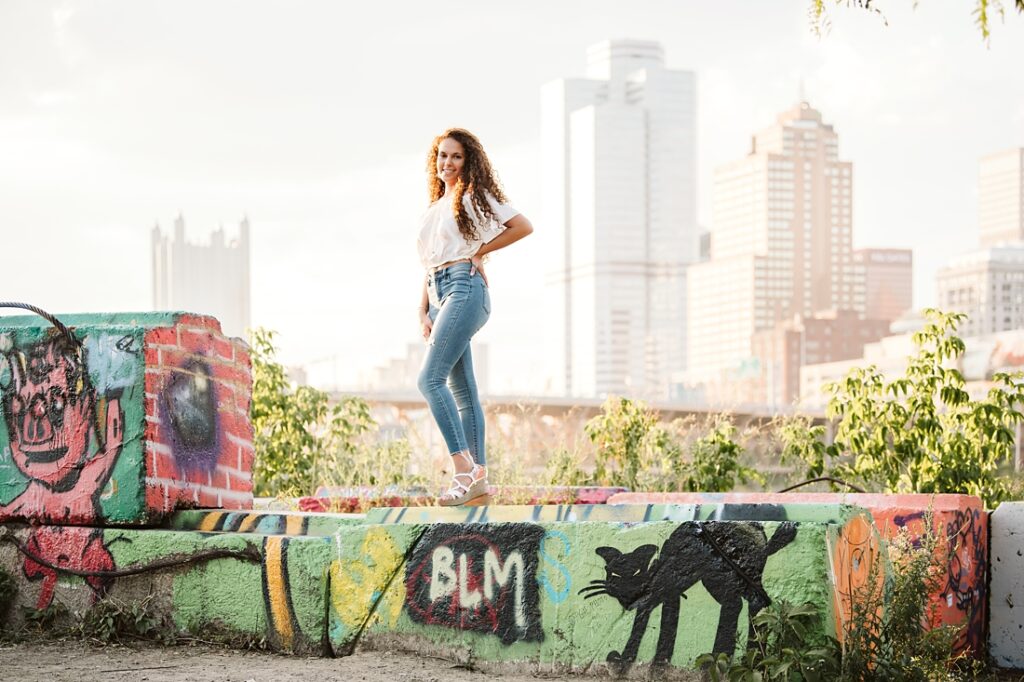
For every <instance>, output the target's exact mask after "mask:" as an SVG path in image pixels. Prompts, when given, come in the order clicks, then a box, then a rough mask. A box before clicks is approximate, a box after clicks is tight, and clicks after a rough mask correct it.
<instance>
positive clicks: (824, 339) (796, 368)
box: [743, 310, 890, 406]
mask: <svg viewBox="0 0 1024 682" xmlns="http://www.w3.org/2000/svg"><path fill="white" fill-rule="evenodd" d="M889 322H890V320H887V319H881V320H879V319H874V320H872V319H863V318H861V317H860V315H859V314H858V313H857V312H856V311H853V310H844V311H834V310H832V311H826V312H821V313H819V314H817V315H814V316H812V317H804V316H802V315H796V316H795V317H794V318H793V319H792V320H786V321H783V322H780V323H778V324H777V325H776V326H775V328H774V329H767V330H764V331H760V332H757V333H756V334H754V338H753V340H752V344H751V345H752V346H753V354H754V357H756V358H757V359H758V363H759V366H760V368H761V371H760V372H759V375H758V376H759V378H760V379H761V381H760V384H759V385H758V386H755V387H753V388H754V389H755V390H753V391H751V394H750V395H748V396H745V397H746V400H744V401H743V402H749V403H761V402H764V403H767V404H769V405H776V406H788V405H793V404H794V403H796V402H797V401H798V400H799V398H800V368H801V367H802V366H804V365H814V364H819V363H825V362H838V361H840V360H852V359H854V358H859V357H861V355H862V354H863V353H864V346H865V345H866V344H868V343H872V342H875V341H878V340H879V339H881V338H882V337H884V336H886V335H887V334H888V333H889Z"/></svg>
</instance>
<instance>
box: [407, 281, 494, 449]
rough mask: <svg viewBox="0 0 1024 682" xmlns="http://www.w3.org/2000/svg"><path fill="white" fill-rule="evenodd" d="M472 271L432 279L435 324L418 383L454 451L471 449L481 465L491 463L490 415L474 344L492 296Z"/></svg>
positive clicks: (429, 287)
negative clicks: (479, 383) (482, 402)
mask: <svg viewBox="0 0 1024 682" xmlns="http://www.w3.org/2000/svg"><path fill="white" fill-rule="evenodd" d="M470 267H471V265H470V263H469V262H462V263H456V264H454V265H450V266H448V267H447V268H445V269H444V270H440V271H438V272H435V273H430V274H428V275H427V294H428V297H429V299H430V309H429V313H428V314H429V315H430V319H431V320H432V321H433V323H434V326H433V330H432V331H431V333H430V339H429V340H428V342H427V352H426V355H425V356H424V358H423V367H422V368H421V369H420V377H419V382H418V383H419V389H420V393H422V394H423V397H424V398H426V399H427V405H428V406H429V407H430V412H431V414H433V415H434V421H436V422H437V426H438V428H440V429H441V436H442V437H443V438H444V442H445V444H446V445H447V446H448V452H449V453H451V454H455V453H456V452H461V451H463V450H469V452H470V454H472V455H473V460H474V461H475V462H476V463H477V464H486V463H487V453H486V452H485V446H484V411H483V407H481V405H480V396H479V394H478V393H477V389H476V379H475V378H474V377H473V354H472V353H471V352H470V348H469V342H470V339H472V338H473V335H474V334H476V333H477V332H478V331H479V330H480V328H481V327H483V326H484V323H486V322H487V318H488V317H490V314H491V296H490V294H489V293H488V291H487V285H485V284H484V280H483V277H481V276H480V273H475V274H473V275H472V276H471V275H470V274H469V270H470Z"/></svg>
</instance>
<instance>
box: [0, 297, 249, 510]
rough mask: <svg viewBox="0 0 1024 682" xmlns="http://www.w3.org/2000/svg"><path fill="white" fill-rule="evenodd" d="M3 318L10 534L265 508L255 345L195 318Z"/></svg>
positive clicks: (3, 464) (3, 493)
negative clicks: (255, 495) (255, 500)
mask: <svg viewBox="0 0 1024 682" xmlns="http://www.w3.org/2000/svg"><path fill="white" fill-rule="evenodd" d="M61 317H62V319H63V320H64V322H65V324H67V325H69V326H70V328H71V332H72V335H73V337H74V339H75V341H74V342H72V340H70V339H69V338H66V337H65V336H64V335H62V334H60V333H58V332H57V330H55V329H54V328H52V327H51V326H50V325H49V323H48V322H46V321H45V320H43V319H42V318H38V317H25V316H19V317H2V318H0V411H2V412H3V417H4V418H3V419H2V420H0V522H2V521H15V520H25V521H33V522H37V523H41V524H55V523H56V524H73V525H115V524H116V525H124V524H139V525H141V524H152V523H156V522H159V521H160V520H161V519H162V518H163V517H164V516H166V515H167V514H168V513H169V512H171V511H173V510H174V509H176V508H181V507H200V506H203V507H218V508H226V509H244V508H250V507H251V506H252V464H253V446H252V426H251V424H250V422H249V402H250V399H251V393H252V388H251V386H252V379H251V376H250V369H249V354H248V349H247V347H246V345H245V343H244V342H242V341H241V340H239V339H228V338H226V337H224V335H223V334H221V331H220V324H219V323H218V322H217V321H216V320H215V319H213V318H211V317H203V316H197V315H191V314H188V313H120V314H95V315H67V316H61Z"/></svg>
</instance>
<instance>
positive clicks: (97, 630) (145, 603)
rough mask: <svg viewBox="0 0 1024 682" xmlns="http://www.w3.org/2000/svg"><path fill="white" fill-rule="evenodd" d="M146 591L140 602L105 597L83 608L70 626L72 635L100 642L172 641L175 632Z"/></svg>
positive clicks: (170, 642)
mask: <svg viewBox="0 0 1024 682" xmlns="http://www.w3.org/2000/svg"><path fill="white" fill-rule="evenodd" d="M153 599H154V595H152V594H150V595H149V596H147V597H146V598H145V599H142V600H141V601H129V602H125V601H121V600H119V599H114V598H113V597H106V598H104V599H101V600H99V601H97V602H96V603H95V604H93V605H92V607H91V608H90V609H89V610H88V611H86V612H85V613H84V614H83V615H82V618H81V620H80V621H79V622H78V624H77V625H76V626H75V628H74V634H76V635H79V636H81V637H84V638H86V639H90V640H93V641H96V642H99V643H101V644H115V643H124V642H125V641H128V640H147V641H155V642H162V643H164V644H173V643H174V641H175V639H176V631H175V628H174V626H173V624H171V623H170V621H169V620H168V618H167V617H166V616H164V615H162V614H160V613H158V612H157V609H156V608H155V607H154V604H153Z"/></svg>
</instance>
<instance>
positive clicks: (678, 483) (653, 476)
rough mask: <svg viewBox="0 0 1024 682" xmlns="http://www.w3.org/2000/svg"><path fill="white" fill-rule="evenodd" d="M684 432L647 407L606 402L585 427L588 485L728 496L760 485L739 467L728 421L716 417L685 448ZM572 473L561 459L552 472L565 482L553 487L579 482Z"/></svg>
mask: <svg viewBox="0 0 1024 682" xmlns="http://www.w3.org/2000/svg"><path fill="white" fill-rule="evenodd" d="M677 422H678V420H677ZM681 428H682V426H681V425H680V424H679V423H673V425H672V428H666V427H665V426H664V425H663V424H662V423H661V422H659V420H658V413H657V411H655V410H653V409H651V408H649V407H648V406H647V405H646V404H645V403H644V402H643V401H639V400H630V399H629V398H619V397H611V398H608V399H607V400H606V401H605V403H604V405H603V406H602V408H601V414H599V415H597V416H595V417H593V418H591V419H590V420H589V421H588V422H587V424H586V426H585V427H584V430H585V432H586V434H587V436H588V437H589V438H590V440H591V442H592V443H593V445H594V475H593V478H592V479H590V483H592V484H595V485H622V486H626V487H628V488H631V489H632V490H667V491H691V492H695V491H705V492H724V491H728V490H732V489H734V488H735V487H736V485H737V484H738V483H746V482H747V481H751V480H757V481H761V480H762V479H761V476H760V474H758V473H757V472H756V471H754V470H753V469H750V468H748V467H746V466H743V464H742V463H741V462H740V459H741V457H742V456H743V454H744V451H743V446H742V445H740V444H739V443H738V442H736V439H735V436H736V428H735V426H734V425H733V424H732V422H731V421H729V420H728V419H727V418H725V417H722V416H718V417H715V418H714V419H713V420H711V422H710V424H709V428H708V431H707V432H706V433H703V434H702V435H701V436H700V437H698V438H696V439H695V440H693V441H692V443H690V445H689V447H686V448H684V447H683V446H682V445H681V444H680V442H679V438H677V436H679V435H680V434H679V433H678V431H679V430H680V429H681ZM574 467H575V464H574V457H573V455H572V454H571V453H568V452H561V453H559V454H558V455H557V456H556V457H555V458H553V459H552V462H551V465H550V466H549V471H554V472H555V473H556V474H561V475H562V476H563V477H564V479H562V481H559V480H553V482H556V483H557V482H564V483H570V484H571V482H572V483H579V482H581V481H580V477H579V476H578V475H576V474H575V473H574V472H575V471H577V470H578V469H576V468H574Z"/></svg>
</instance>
